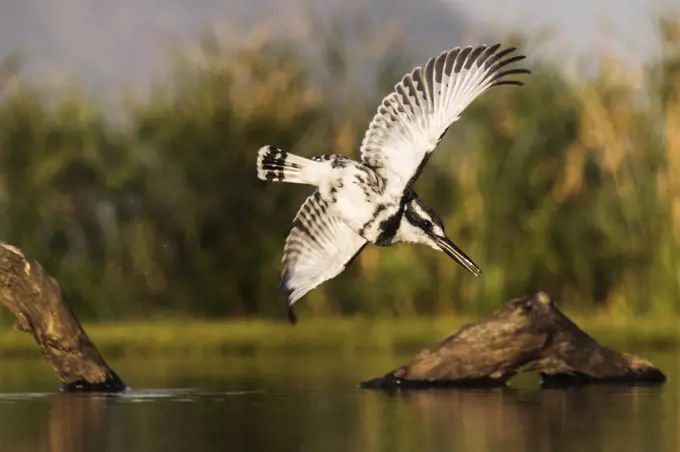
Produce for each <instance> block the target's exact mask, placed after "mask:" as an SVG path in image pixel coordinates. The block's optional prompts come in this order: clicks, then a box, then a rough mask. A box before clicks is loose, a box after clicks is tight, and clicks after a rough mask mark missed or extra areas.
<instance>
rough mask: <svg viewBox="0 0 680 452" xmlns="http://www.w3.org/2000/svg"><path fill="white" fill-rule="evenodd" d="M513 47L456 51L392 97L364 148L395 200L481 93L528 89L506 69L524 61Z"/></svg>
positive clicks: (417, 73) (418, 72)
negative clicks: (504, 88) (507, 88)
mask: <svg viewBox="0 0 680 452" xmlns="http://www.w3.org/2000/svg"><path fill="white" fill-rule="evenodd" d="M515 50H516V49H515V48H514V47H508V48H504V49H501V45H500V44H495V45H493V46H490V47H487V46H484V45H482V46H477V47H475V48H473V47H469V46H468V47H465V48H463V49H460V48H455V49H452V50H449V51H448V52H443V53H442V54H440V55H439V56H437V57H434V58H431V59H430V60H428V61H427V63H426V64H425V65H424V68H422V67H417V68H415V69H414V70H413V71H411V73H409V74H407V75H405V76H404V78H402V80H401V81H400V82H399V83H398V84H397V85H396V86H395V88H394V91H393V92H392V93H390V94H389V95H387V96H386V97H385V98H384V99H383V101H382V102H381V104H380V106H379V107H378V111H377V112H376V115H375V116H374V117H373V120H372V121H371V123H370V124H369V126H368V131H367V132H366V135H365V137H364V139H363V141H362V144H361V160H362V162H363V163H364V164H366V165H368V166H370V167H371V168H374V169H375V170H376V172H377V173H378V174H380V175H381V176H383V178H385V180H386V181H387V185H388V190H391V191H392V192H393V193H394V194H395V196H396V195H398V194H399V193H402V192H403V191H404V189H405V188H407V187H409V186H411V185H412V184H413V183H414V182H415V180H416V179H417V178H418V176H419V175H420V172H421V171H422V169H423V167H424V165H425V163H426V162H427V160H428V158H429V155H430V154H431V153H432V152H433V151H434V149H435V148H436V147H437V144H438V143H439V141H440V140H441V138H442V136H443V134H444V133H445V131H446V130H447V129H448V128H449V126H450V125H451V124H452V123H453V122H455V121H457V120H458V118H459V117H460V114H461V113H462V112H463V110H465V108H467V106H468V105H470V104H471V103H472V102H473V101H474V100H475V99H477V98H478V97H479V96H480V95H481V94H483V93H484V92H486V91H488V90H489V89H491V88H493V87H495V86H501V85H523V83H522V82H521V81H520V80H516V79H515V78H513V76H516V75H523V74H529V73H530V71H529V70H528V69H524V68H519V69H509V70H504V68H507V67H508V66H509V65H510V64H512V63H515V62H518V61H521V60H523V59H524V58H525V57H524V56H523V55H514V56H513V55H512V54H513V52H515Z"/></svg>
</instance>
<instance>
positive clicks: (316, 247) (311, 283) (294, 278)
mask: <svg viewBox="0 0 680 452" xmlns="http://www.w3.org/2000/svg"><path fill="white" fill-rule="evenodd" d="M364 245H366V240H365V239H363V238H362V237H361V236H359V234H357V233H356V232H354V231H353V230H352V229H350V228H349V226H347V225H346V224H345V223H344V222H343V221H342V220H340V219H339V218H337V217H335V216H333V215H330V214H328V212H327V209H326V204H325V203H324V202H323V201H322V200H321V197H320V196H319V192H318V191H316V192H314V193H313V194H312V195H311V196H310V197H308V198H307V200H306V201H305V202H304V204H302V207H301V208H300V210H299V211H298V213H297V215H296V216H295V221H294V226H293V229H292V230H291V232H290V234H289V235H288V238H287V239H286V245H285V247H284V250H283V266H284V269H283V278H282V282H281V284H282V288H283V289H284V290H285V291H286V292H287V293H288V305H289V307H290V306H292V305H293V304H294V303H295V302H296V301H297V300H299V299H300V298H301V297H302V296H304V295H305V294H306V293H307V292H309V291H310V290H312V289H314V288H315V287H317V286H318V285H320V284H321V283H323V282H325V281H328V280H329V279H331V278H334V277H335V276H337V275H338V274H339V273H341V272H342V271H343V270H344V269H345V267H346V264H347V263H348V262H349V260H350V259H352V257H354V256H355V255H356V254H357V253H358V252H359V251H360V250H361V249H362V248H363V247H364Z"/></svg>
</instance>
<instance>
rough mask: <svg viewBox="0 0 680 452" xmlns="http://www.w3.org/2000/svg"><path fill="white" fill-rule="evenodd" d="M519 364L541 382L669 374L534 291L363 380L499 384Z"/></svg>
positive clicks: (408, 384)
mask: <svg viewBox="0 0 680 452" xmlns="http://www.w3.org/2000/svg"><path fill="white" fill-rule="evenodd" d="M520 372H540V374H541V380H542V385H543V386H563V385H573V384H588V383H631V384H632V383H663V382H665V381H666V376H665V375H664V374H663V373H662V372H661V371H660V370H659V369H657V368H656V367H654V366H653V365H652V364H651V363H650V362H649V361H647V360H645V359H643V358H640V357H637V356H633V355H629V354H625V353H619V352H617V351H615V350H612V349H610V348H607V347H603V346H602V345H600V344H598V343H597V342H596V341H595V340H594V339H593V338H592V337H590V336H589V335H588V334H586V333H585V332H584V331H583V330H581V329H580V328H579V327H578V326H577V325H576V324H575V323H574V322H573V321H571V320H570V319H569V318H568V317H567V316H566V315H564V314H563V313H562V311H560V310H559V309H558V308H557V306H555V304H554V303H553V302H552V301H551V300H550V298H549V297H548V295H547V294H545V293H544V292H539V293H537V294H536V295H534V296H532V297H524V298H519V299H515V300H510V301H507V302H506V303H505V304H504V305H503V306H502V307H500V308H499V309H498V310H497V311H495V312H494V313H493V314H492V315H490V316H489V317H487V318H485V319H482V320H480V321H478V322H476V323H473V324H469V325H464V326H463V327H461V328H460V329H459V330H458V331H456V332H455V333H454V334H452V335H451V336H449V337H448V338H446V339H444V340H443V341H442V342H441V343H439V344H437V345H435V346H434V347H431V348H427V349H425V350H423V351H421V352H420V353H418V355H416V357H415V358H414V359H413V360H412V361H411V362H410V363H408V364H406V365H405V366H402V367H400V368H398V369H396V370H394V371H392V372H390V373H388V374H387V375H385V376H383V377H379V378H375V379H372V380H369V381H365V382H363V383H361V384H360V387H363V388H374V389H397V388H431V387H456V386H481V387H490V386H503V385H505V384H506V383H507V381H508V380H509V379H510V378H512V377H513V376H514V375H516V374H517V373H520Z"/></svg>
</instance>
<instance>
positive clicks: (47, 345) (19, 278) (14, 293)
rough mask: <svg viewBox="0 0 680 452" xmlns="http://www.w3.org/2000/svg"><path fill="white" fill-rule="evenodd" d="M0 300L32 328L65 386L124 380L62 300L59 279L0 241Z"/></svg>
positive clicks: (107, 388)
mask: <svg viewBox="0 0 680 452" xmlns="http://www.w3.org/2000/svg"><path fill="white" fill-rule="evenodd" d="M0 304H1V305H4V306H6V307H7V308H8V309H9V310H10V311H12V313H14V315H15V316H16V318H17V320H16V322H15V323H14V325H13V328H14V329H16V330H18V331H25V332H28V333H31V335H33V338H34V339H35V341H36V343H37V344H38V347H40V351H41V352H42V354H43V356H44V357H45V358H46V359H47V361H48V362H49V363H50V364H51V365H52V368H53V369H54V371H55V372H56V373H57V375H59V377H60V378H61V379H62V380H63V381H64V382H65V384H64V386H63V389H64V390H65V391H104V392H117V391H123V390H125V389H126V386H125V383H123V381H122V380H121V379H120V377H119V376H118V375H116V373H115V372H114V371H113V370H112V369H111V368H110V367H109V366H108V365H107V364H106V362H105V361H104V359H103V358H102V356H101V355H100V354H99V351H98V350H97V347H95V346H94V344H93V343H92V341H91V340H90V338H89V337H88V336H87V334H86V333H85V331H84V330H83V328H82V326H81V325H80V323H79V322H78V320H77V319H76V317H75V315H74V314H73V312H72V311H71V308H70V307H69V306H68V304H67V303H66V300H65V297H64V294H63V292H62V290H61V287H60V286H59V283H58V282H57V281H56V280H55V279H54V278H52V277H51V276H49V275H48V274H47V273H46V272H45V270H44V269H43V267H42V265H40V264H39V263H38V262H36V261H34V260H32V259H30V258H27V257H26V256H24V253H22V252H21V250H19V249H18V248H16V247H14V246H12V245H8V244H6V243H3V242H0Z"/></svg>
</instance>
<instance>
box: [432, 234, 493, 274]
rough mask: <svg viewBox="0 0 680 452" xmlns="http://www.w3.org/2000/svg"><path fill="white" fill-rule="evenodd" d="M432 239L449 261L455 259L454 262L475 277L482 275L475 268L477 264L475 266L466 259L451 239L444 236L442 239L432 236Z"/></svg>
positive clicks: (477, 268)
mask: <svg viewBox="0 0 680 452" xmlns="http://www.w3.org/2000/svg"><path fill="white" fill-rule="evenodd" d="M433 238H434V240H435V241H436V242H437V245H439V248H441V249H442V251H443V252H445V253H446V254H447V255H448V256H449V257H450V258H451V259H455V261H456V262H458V263H459V264H460V265H461V266H462V267H463V268H465V269H466V270H467V271H469V272H470V273H472V274H473V275H475V276H479V275H481V274H482V271H481V270H480V269H479V267H477V264H475V263H474V262H473V261H472V259H470V258H469V257H467V255H466V254H465V253H464V252H463V250H461V249H460V248H458V247H457V246H456V244H455V243H453V242H452V241H451V239H449V238H448V237H446V236H443V237H439V236H434V237H433Z"/></svg>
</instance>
